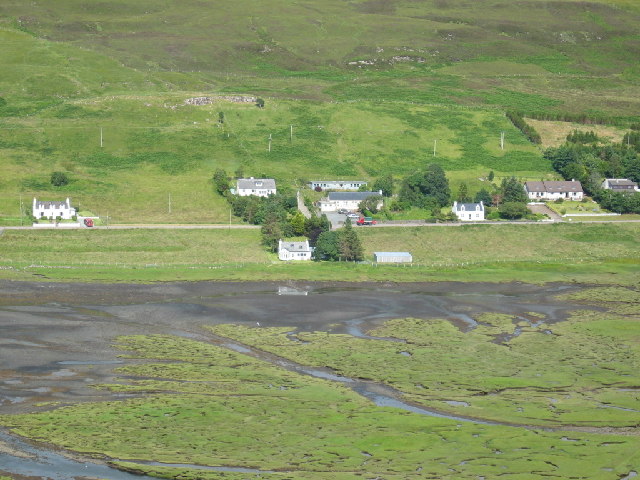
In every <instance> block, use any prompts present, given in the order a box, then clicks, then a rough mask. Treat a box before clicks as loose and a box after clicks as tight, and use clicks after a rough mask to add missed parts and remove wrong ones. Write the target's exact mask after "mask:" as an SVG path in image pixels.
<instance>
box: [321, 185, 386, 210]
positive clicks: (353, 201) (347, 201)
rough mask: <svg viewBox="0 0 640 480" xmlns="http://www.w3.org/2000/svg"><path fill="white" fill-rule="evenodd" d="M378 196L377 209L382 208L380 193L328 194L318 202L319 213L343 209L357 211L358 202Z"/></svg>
mask: <svg viewBox="0 0 640 480" xmlns="http://www.w3.org/2000/svg"><path fill="white" fill-rule="evenodd" d="M373 195H379V196H380V201H379V202H378V209H380V208H382V204H383V202H382V191H381V190H380V191H378V192H329V194H328V195H327V196H326V198H323V199H322V200H320V211H321V212H335V211H337V210H340V209H342V208H344V209H345V210H358V208H360V202H362V201H363V200H366V199H367V198H369V197H371V196H373Z"/></svg>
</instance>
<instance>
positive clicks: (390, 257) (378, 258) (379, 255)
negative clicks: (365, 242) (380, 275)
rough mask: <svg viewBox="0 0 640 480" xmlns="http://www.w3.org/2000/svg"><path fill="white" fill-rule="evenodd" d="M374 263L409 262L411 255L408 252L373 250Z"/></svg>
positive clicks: (411, 258) (411, 260)
mask: <svg viewBox="0 0 640 480" xmlns="http://www.w3.org/2000/svg"><path fill="white" fill-rule="evenodd" d="M373 261H374V262H376V263H411V262H413V257H412V255H411V254H410V253H409V252H373Z"/></svg>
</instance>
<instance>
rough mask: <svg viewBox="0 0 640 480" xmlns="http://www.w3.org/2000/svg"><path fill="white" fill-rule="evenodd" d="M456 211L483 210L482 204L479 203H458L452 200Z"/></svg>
mask: <svg viewBox="0 0 640 480" xmlns="http://www.w3.org/2000/svg"><path fill="white" fill-rule="evenodd" d="M453 206H454V208H455V209H456V212H475V211H476V210H477V211H482V210H484V205H483V204H482V202H480V203H458V202H453Z"/></svg>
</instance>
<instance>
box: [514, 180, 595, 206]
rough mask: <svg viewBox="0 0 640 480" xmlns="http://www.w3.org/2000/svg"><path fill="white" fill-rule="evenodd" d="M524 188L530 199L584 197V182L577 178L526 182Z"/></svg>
mask: <svg viewBox="0 0 640 480" xmlns="http://www.w3.org/2000/svg"><path fill="white" fill-rule="evenodd" d="M524 189H525V191H526V192H527V196H528V197H529V200H558V199H560V198H562V199H564V200H576V201H580V200H582V197H583V192H582V184H581V183H580V182H578V181H576V180H571V181H570V182H569V181H542V182H525V184H524Z"/></svg>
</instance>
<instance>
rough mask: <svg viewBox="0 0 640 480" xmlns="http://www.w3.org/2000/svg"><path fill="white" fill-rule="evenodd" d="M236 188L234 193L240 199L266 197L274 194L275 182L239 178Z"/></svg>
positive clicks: (271, 180)
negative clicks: (251, 196)
mask: <svg viewBox="0 0 640 480" xmlns="http://www.w3.org/2000/svg"><path fill="white" fill-rule="evenodd" d="M236 187H237V188H236V192H235V193H236V194H237V195H239V196H241V197H248V196H250V195H255V196H256V197H268V196H269V195H275V193H276V181H275V180H274V179H273V178H253V177H251V178H239V179H238V181H237V182H236Z"/></svg>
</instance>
